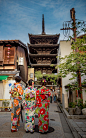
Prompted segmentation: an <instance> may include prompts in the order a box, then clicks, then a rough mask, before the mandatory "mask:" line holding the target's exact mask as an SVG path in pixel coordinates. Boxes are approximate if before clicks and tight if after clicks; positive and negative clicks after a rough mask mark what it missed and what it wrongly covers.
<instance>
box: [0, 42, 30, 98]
mask: <svg viewBox="0 0 86 138" xmlns="http://www.w3.org/2000/svg"><path fill="white" fill-rule="evenodd" d="M28 64H29V58H28V49H27V46H26V45H25V44H24V43H22V42H21V41H20V40H0V88H1V91H0V99H10V94H9V90H10V88H11V86H12V84H13V83H14V82H15V80H14V77H15V76H17V75H18V76H21V78H22V82H21V83H22V84H23V85H26V82H27V80H28Z"/></svg>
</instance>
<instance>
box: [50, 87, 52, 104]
mask: <svg viewBox="0 0 86 138" xmlns="http://www.w3.org/2000/svg"><path fill="white" fill-rule="evenodd" d="M50 93H51V95H50V103H52V98H53V92H52V89H51V90H50Z"/></svg>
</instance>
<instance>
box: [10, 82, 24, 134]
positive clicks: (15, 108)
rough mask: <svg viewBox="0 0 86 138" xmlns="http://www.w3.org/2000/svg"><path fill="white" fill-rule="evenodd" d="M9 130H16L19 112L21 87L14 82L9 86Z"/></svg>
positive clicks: (21, 94)
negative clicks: (10, 108) (10, 109)
mask: <svg viewBox="0 0 86 138" xmlns="http://www.w3.org/2000/svg"><path fill="white" fill-rule="evenodd" d="M10 94H11V101H12V102H11V107H12V112H11V132H14V131H18V126H19V122H20V114H21V103H22V96H23V89H22V86H21V84H20V83H14V85H13V86H12V87H11V91H10Z"/></svg>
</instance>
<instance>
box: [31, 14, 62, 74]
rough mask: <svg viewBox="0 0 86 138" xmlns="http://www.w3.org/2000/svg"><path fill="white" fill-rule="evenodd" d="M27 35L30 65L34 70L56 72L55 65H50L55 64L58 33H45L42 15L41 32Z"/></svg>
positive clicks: (47, 72)
mask: <svg viewBox="0 0 86 138" xmlns="http://www.w3.org/2000/svg"><path fill="white" fill-rule="evenodd" d="M28 35H29V40H30V44H28V48H29V58H30V65H31V67H33V68H34V69H35V71H39V70H41V72H42V73H46V74H51V73H57V70H56V69H55V67H51V66H50V65H51V64H54V65H55V66H56V65H57V58H56V56H57V50H58V47H59V44H57V43H58V39H59V36H60V34H56V35H48V34H45V28H44V16H43V19H42V34H39V35H32V34H28Z"/></svg>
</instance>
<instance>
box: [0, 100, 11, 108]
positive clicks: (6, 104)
mask: <svg viewBox="0 0 86 138" xmlns="http://www.w3.org/2000/svg"><path fill="white" fill-rule="evenodd" d="M9 104H10V102H9V101H8V100H4V101H3V102H2V106H4V109H5V111H7V109H8V108H7V107H8V106H9Z"/></svg>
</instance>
